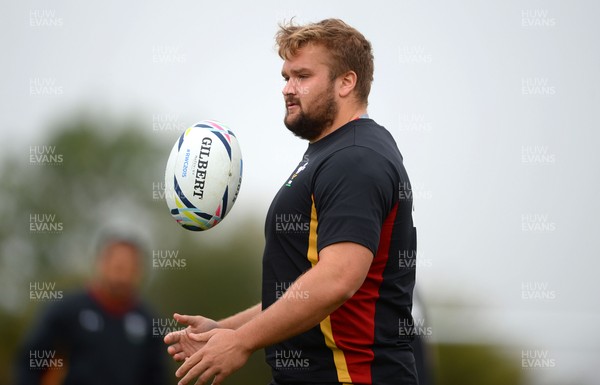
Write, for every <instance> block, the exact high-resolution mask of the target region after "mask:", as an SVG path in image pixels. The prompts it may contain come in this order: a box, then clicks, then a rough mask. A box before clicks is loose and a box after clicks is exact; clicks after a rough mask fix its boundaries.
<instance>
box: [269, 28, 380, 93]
mask: <svg viewBox="0 0 600 385" xmlns="http://www.w3.org/2000/svg"><path fill="white" fill-rule="evenodd" d="M275 40H276V42H277V46H278V48H279V56H280V57H281V58H282V59H284V60H286V59H289V58H290V57H292V56H294V55H296V54H297V53H298V50H299V49H301V48H302V47H304V46H306V45H307V44H317V45H323V46H324V47H325V48H327V50H328V52H329V53H330V55H331V61H330V62H331V64H330V76H331V79H335V78H336V77H338V76H340V75H342V74H345V73H346V72H348V71H354V72H355V73H356V75H357V82H356V88H355V90H356V95H357V97H358V99H359V101H360V102H362V103H364V104H365V105H366V104H367V103H368V98H369V93H370V92H371V83H372V82H373V68H374V65H373V50H372V48H371V43H370V42H369V41H368V40H367V39H365V37H364V36H363V35H362V34H361V33H360V32H358V31H357V30H356V29H354V28H352V27H351V26H349V25H348V24H346V23H344V22H343V21H342V20H339V19H325V20H322V21H320V22H318V23H310V24H306V25H302V26H300V25H295V24H293V22H292V21H290V22H289V23H287V24H282V25H280V26H279V31H278V32H277V34H276V35H275Z"/></svg>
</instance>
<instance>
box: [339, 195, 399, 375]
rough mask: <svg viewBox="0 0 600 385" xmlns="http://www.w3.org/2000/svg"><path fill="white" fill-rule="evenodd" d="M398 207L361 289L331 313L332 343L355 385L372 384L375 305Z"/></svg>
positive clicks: (383, 231) (387, 221)
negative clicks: (339, 352)
mask: <svg viewBox="0 0 600 385" xmlns="http://www.w3.org/2000/svg"><path fill="white" fill-rule="evenodd" d="M397 210H398V204H396V205H395V206H394V208H393V209H392V211H391V212H390V214H389V215H388V217H387V218H386V219H385V221H384V222H383V226H382V228H381V235H380V236H379V246H378V248H377V255H376V256H375V258H374V259H373V263H372V264H371V267H370V269H369V273H368V274H367V277H366V279H365V282H364V283H363V284H362V286H361V287H360V289H358V291H357V292H356V293H355V294H354V295H353V296H352V298H350V299H349V300H347V301H346V302H345V303H344V304H343V305H342V306H341V307H340V308H338V309H337V310H336V311H334V312H333V313H331V315H330V318H331V329H332V332H333V339H334V341H335V344H336V345H337V347H338V348H339V349H341V350H342V351H343V352H344V356H345V358H346V364H347V367H348V372H349V374H350V377H351V378H352V382H353V383H355V384H371V381H372V379H371V363H372V362H373V358H374V353H373V350H372V346H373V342H374V340H375V305H376V303H377V300H378V299H379V287H380V286H381V282H382V281H383V271H384V270H385V266H386V265H387V262H388V259H389V249H390V243H391V238H392V230H393V228H394V222H395V219H396V212H397Z"/></svg>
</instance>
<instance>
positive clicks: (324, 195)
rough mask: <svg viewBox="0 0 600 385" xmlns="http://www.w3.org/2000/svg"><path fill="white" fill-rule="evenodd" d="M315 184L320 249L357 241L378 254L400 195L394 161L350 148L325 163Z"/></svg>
mask: <svg viewBox="0 0 600 385" xmlns="http://www.w3.org/2000/svg"><path fill="white" fill-rule="evenodd" d="M313 183H314V189H313V191H314V203H315V208H316V212H317V221H318V222H317V223H318V225H317V248H318V251H319V252H320V251H321V250H322V249H323V248H324V247H326V246H329V245H331V244H334V243H338V242H354V243H358V244H360V245H363V246H365V247H367V248H368V249H369V250H371V251H372V252H373V255H375V254H376V253H377V246H378V244H379V237H380V233H381V227H382V224H383V222H384V220H385V218H386V217H387V215H388V213H389V212H390V210H391V209H392V207H393V204H394V203H395V201H396V200H397V196H398V193H397V191H398V177H397V172H396V170H395V168H394V166H393V165H392V163H391V162H390V161H388V160H387V159H386V158H384V157H383V156H382V155H380V154H379V153H377V152H375V151H374V150H371V149H368V148H364V147H359V146H351V147H347V148H344V149H341V150H339V151H337V152H335V153H334V154H332V155H331V156H330V157H329V158H328V159H327V160H326V161H324V162H323V163H322V164H321V167H320V169H319V170H318V172H317V173H316V174H315V179H314V182H313Z"/></svg>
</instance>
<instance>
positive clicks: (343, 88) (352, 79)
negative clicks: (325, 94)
mask: <svg viewBox="0 0 600 385" xmlns="http://www.w3.org/2000/svg"><path fill="white" fill-rule="evenodd" d="M357 80H358V77H357V76H356V72H354V71H348V72H346V73H345V74H343V75H342V76H340V77H339V82H340V83H339V84H340V88H339V91H338V92H339V95H340V97H342V98H345V97H347V96H348V95H350V94H351V93H352V91H353V90H354V88H355V87H356V81H357Z"/></svg>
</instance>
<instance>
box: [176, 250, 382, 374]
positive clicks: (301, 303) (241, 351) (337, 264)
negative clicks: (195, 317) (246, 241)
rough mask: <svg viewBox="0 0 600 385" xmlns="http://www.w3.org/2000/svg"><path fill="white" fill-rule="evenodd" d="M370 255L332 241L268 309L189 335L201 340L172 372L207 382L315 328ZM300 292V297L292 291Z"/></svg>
mask: <svg viewBox="0 0 600 385" xmlns="http://www.w3.org/2000/svg"><path fill="white" fill-rule="evenodd" d="M372 261H373V253H372V252H371V251H370V250H369V249H368V248H366V247H364V246H362V245H359V244H357V243H352V242H341V243H335V244H332V245H330V246H327V247H325V248H324V249H323V250H321V252H320V253H319V262H318V263H317V264H316V265H315V266H313V268H311V269H310V270H308V271H307V272H306V273H304V274H303V275H302V276H300V277H299V278H298V279H297V280H296V281H295V282H294V283H293V284H292V285H291V287H290V288H289V289H288V291H286V293H285V294H284V295H283V296H282V297H280V298H279V299H278V300H277V302H275V303H274V304H273V305H271V306H270V307H269V308H268V309H266V310H265V311H263V312H261V313H260V314H258V315H256V316H254V318H252V319H251V320H249V321H248V322H246V323H245V324H244V325H242V326H240V327H239V328H238V329H237V330H223V329H214V330H212V331H209V332H207V333H202V334H199V335H196V334H194V335H191V336H190V337H191V338H193V339H195V340H197V341H202V342H206V345H205V346H204V347H203V348H202V349H200V350H199V351H198V352H196V353H195V354H193V355H192V356H191V357H190V358H188V359H187V360H186V362H185V363H184V364H183V365H182V366H181V367H180V368H179V370H177V372H176V375H177V376H178V377H181V376H184V375H185V376H184V377H183V378H182V379H181V381H180V384H186V383H188V382H190V381H191V380H192V379H193V378H195V377H198V376H199V379H200V383H204V382H206V381H208V380H209V379H210V378H212V377H213V376H216V377H215V380H214V381H213V384H215V385H217V384H220V383H221V382H222V381H223V379H224V378H225V377H227V376H228V375H229V374H231V373H232V372H233V371H235V370H237V369H239V368H240V367H241V366H242V365H244V364H245V363H246V361H247V360H248V357H249V356H250V354H252V353H253V352H254V351H256V350H258V349H261V348H263V347H265V346H269V345H273V344H275V343H278V342H281V341H284V340H286V339H289V338H290V337H293V336H295V335H298V334H300V333H302V332H304V331H306V330H309V329H311V328H312V327H314V326H316V325H318V324H319V323H320V322H321V321H322V320H323V319H325V318H326V317H327V316H328V315H329V314H331V313H332V312H333V311H334V310H335V309H337V308H338V307H339V306H341V305H342V304H343V303H344V302H345V301H346V300H347V299H349V298H350V297H352V296H353V295H354V293H355V292H356V291H357V290H358V289H359V288H360V287H361V285H362V284H363V282H364V280H365V278H366V276H367V273H368V271H369V268H370V266H371V262H372ZM295 291H296V292H297V291H300V292H302V293H298V294H300V295H294V294H295V293H294V292H295Z"/></svg>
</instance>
